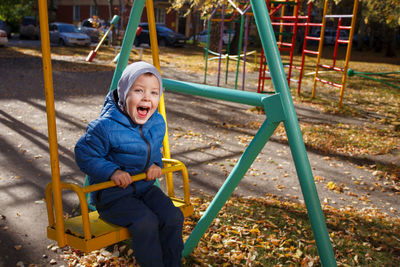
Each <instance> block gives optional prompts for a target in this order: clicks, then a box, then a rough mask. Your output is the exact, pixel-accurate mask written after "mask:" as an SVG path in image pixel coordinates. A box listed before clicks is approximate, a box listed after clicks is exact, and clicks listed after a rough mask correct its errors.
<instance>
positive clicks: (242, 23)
mask: <svg viewBox="0 0 400 267" xmlns="http://www.w3.org/2000/svg"><path fill="white" fill-rule="evenodd" d="M243 28H244V16H243V15H242V16H241V17H240V36H239V48H238V58H237V63H236V76H235V89H237V83H238V78H239V65H240V52H242V42H243Z"/></svg>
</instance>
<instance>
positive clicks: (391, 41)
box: [385, 27, 396, 57]
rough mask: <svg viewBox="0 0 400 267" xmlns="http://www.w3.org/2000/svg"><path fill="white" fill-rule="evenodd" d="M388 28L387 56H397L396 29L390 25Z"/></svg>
mask: <svg viewBox="0 0 400 267" xmlns="http://www.w3.org/2000/svg"><path fill="white" fill-rule="evenodd" d="M385 28H386V29H387V30H386V31H385V32H386V38H385V39H386V40H385V41H386V53H385V56H387V57H395V56H396V51H395V46H396V44H395V42H396V29H393V28H390V27H385Z"/></svg>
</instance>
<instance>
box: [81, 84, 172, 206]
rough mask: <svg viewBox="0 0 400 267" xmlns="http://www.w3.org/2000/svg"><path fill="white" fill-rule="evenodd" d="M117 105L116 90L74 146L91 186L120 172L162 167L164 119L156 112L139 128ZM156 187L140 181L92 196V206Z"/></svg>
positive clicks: (134, 171) (149, 182) (151, 183)
mask: <svg viewBox="0 0 400 267" xmlns="http://www.w3.org/2000/svg"><path fill="white" fill-rule="evenodd" d="M116 103H118V94H117V93H116V90H114V91H111V92H110V93H109V94H108V95H107V97H106V100H105V102H104V106H103V109H102V111H101V114H100V117H99V118H98V119H96V120H94V121H92V122H90V123H89V125H88V127H87V130H86V133H85V134H84V135H83V136H82V137H81V138H80V139H79V141H78V143H77V144H76V146H75V160H76V163H77V164H78V166H79V168H80V169H81V170H82V171H83V172H84V173H86V174H87V175H88V176H89V179H88V182H89V184H91V185H92V184H96V183H101V182H105V181H109V180H110V177H111V175H112V174H113V173H114V172H115V171H116V170H117V169H120V170H123V171H126V172H128V173H129V174H130V175H134V174H138V173H141V172H145V171H147V169H148V168H149V167H150V166H151V165H152V164H156V165H158V166H160V167H162V154H161V147H162V141H163V138H164V135H165V127H166V126H165V121H164V118H163V117H162V116H161V114H160V113H158V112H157V111H156V112H155V113H154V114H153V115H152V116H151V117H150V119H149V120H148V121H147V122H146V123H145V124H143V125H138V124H136V123H135V122H133V121H132V120H131V119H130V117H129V116H128V115H127V114H125V113H123V112H121V110H120V109H119V108H118V106H117V104H116ZM153 184H154V181H145V180H141V181H138V182H135V183H133V184H132V185H131V186H128V187H127V188H125V189H122V188H120V187H112V188H108V189H104V190H102V191H100V192H101V193H99V192H93V193H91V195H90V199H91V201H90V202H91V204H92V205H95V204H96V202H97V201H99V200H100V199H101V202H102V204H106V203H109V202H111V201H114V200H116V199H119V198H121V197H123V196H125V195H128V194H141V193H142V192H145V191H146V190H147V189H148V188H150V187H151V186H152V185H153Z"/></svg>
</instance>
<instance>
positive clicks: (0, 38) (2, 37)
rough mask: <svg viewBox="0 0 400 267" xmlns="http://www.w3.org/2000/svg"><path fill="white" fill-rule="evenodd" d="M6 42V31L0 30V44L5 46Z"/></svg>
mask: <svg viewBox="0 0 400 267" xmlns="http://www.w3.org/2000/svg"><path fill="white" fill-rule="evenodd" d="M7 44H8V38H7V32H5V31H3V30H0V46H6V45H7Z"/></svg>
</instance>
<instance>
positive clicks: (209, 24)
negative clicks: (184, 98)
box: [203, 16, 211, 84]
mask: <svg viewBox="0 0 400 267" xmlns="http://www.w3.org/2000/svg"><path fill="white" fill-rule="evenodd" d="M210 29H211V16H210V18H209V19H208V21H207V44H206V56H205V58H206V64H205V68H204V81H203V83H204V84H206V83H207V67H208V49H209V48H210V32H211V31H210Z"/></svg>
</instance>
